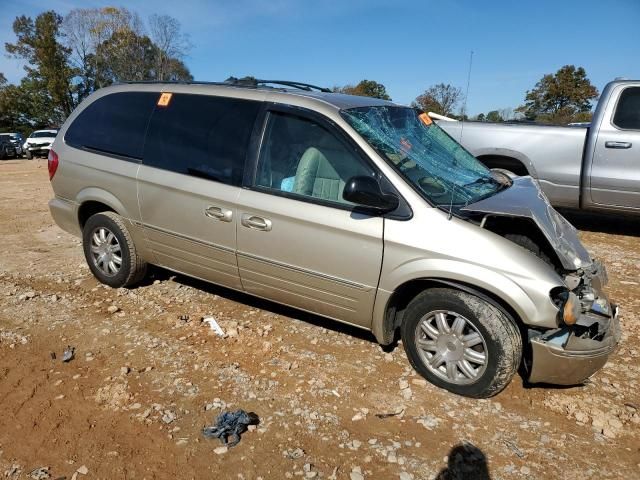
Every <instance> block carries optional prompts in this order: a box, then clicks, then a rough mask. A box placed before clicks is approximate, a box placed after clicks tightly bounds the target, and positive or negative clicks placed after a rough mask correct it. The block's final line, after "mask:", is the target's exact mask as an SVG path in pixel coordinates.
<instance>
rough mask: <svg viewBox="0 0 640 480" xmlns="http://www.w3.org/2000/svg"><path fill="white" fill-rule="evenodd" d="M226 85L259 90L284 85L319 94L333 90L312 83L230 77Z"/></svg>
mask: <svg viewBox="0 0 640 480" xmlns="http://www.w3.org/2000/svg"><path fill="white" fill-rule="evenodd" d="M225 83H227V84H229V85H233V86H240V87H254V88H257V87H259V86H269V85H282V86H285V87H292V88H297V89H299V90H306V91H307V92H310V91H312V90H318V91H319V92H325V93H331V90H330V89H329V88H326V87H319V86H317V85H312V84H311V83H303V82H293V81H290V80H260V79H257V78H253V77H245V78H236V77H229V78H227V79H226V80H225Z"/></svg>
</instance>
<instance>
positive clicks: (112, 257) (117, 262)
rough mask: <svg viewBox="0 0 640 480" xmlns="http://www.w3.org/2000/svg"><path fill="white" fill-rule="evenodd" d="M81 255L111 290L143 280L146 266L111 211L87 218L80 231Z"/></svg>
mask: <svg viewBox="0 0 640 480" xmlns="http://www.w3.org/2000/svg"><path fill="white" fill-rule="evenodd" d="M82 243H83V248H84V256H85V259H86V260H87V264H88V265H89V268H90V269H91V272H92V273H93V275H94V276H95V277H96V278H97V279H98V280H100V282H102V283H104V284H106V285H109V286H111V287H114V288H120V287H128V286H131V285H134V284H135V283H137V282H139V281H140V280H142V279H143V278H144V276H145V274H146V271H147V264H146V262H144V261H143V260H142V259H141V258H140V257H139V256H138V254H137V252H136V248H135V245H134V243H133V240H132V238H131V234H130V233H129V230H128V229H127V226H126V224H125V222H124V220H123V219H122V217H121V216H120V215H118V214H116V213H114V212H102V213H97V214H95V215H92V216H91V217H89V219H88V220H87V222H86V223H85V225H84V229H83V232H82Z"/></svg>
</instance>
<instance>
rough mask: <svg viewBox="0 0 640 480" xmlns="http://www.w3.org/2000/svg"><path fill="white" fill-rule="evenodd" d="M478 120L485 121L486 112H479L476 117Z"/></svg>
mask: <svg viewBox="0 0 640 480" xmlns="http://www.w3.org/2000/svg"><path fill="white" fill-rule="evenodd" d="M476 120H477V121H478V122H484V121H485V120H486V118H485V115H484V113H479V114H478V116H477V117H476Z"/></svg>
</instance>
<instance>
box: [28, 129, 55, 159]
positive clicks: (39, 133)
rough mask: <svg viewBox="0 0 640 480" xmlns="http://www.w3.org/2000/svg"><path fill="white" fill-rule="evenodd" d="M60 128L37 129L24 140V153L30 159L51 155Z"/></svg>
mask: <svg viewBox="0 0 640 480" xmlns="http://www.w3.org/2000/svg"><path fill="white" fill-rule="evenodd" d="M57 134H58V130H36V131H35V132H33V133H32V134H31V135H29V138H27V141H26V142H24V146H23V147H24V148H23V149H24V153H25V155H26V156H27V158H28V159H31V158H33V157H36V156H43V157H46V156H47V155H49V150H50V149H51V144H52V143H53V141H54V140H55V139H56V135H57Z"/></svg>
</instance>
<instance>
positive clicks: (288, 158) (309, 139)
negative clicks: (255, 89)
mask: <svg viewBox="0 0 640 480" xmlns="http://www.w3.org/2000/svg"><path fill="white" fill-rule="evenodd" d="M356 175H364V176H376V173H375V171H374V170H373V168H371V167H370V166H369V165H367V164H366V162H364V161H363V160H362V159H361V158H360V157H359V156H358V155H357V154H355V152H353V151H352V150H351V149H350V148H348V147H347V146H346V145H345V144H344V143H343V142H342V141H340V139H338V138H337V137H336V136H335V135H334V134H333V133H332V132H330V131H329V130H327V129H326V128H324V127H323V126H322V125H320V124H318V123H316V122H314V121H312V120H308V119H305V118H302V117H298V116H294V115H288V114H284V113H279V112H271V113H270V114H269V122H268V125H267V129H266V132H265V136H264V139H263V142H262V148H261V152H260V158H259V161H258V172H257V178H256V182H255V183H256V186H257V187H262V188H266V189H269V190H272V191H274V192H277V193H281V194H285V195H289V194H290V195H293V196H297V195H300V196H303V197H309V198H313V199H318V200H321V201H325V202H331V203H338V204H342V205H353V204H352V203H350V202H347V201H346V200H344V199H343V198H342V192H343V190H344V187H345V184H346V182H347V181H348V180H349V179H350V178H351V177H353V176H356Z"/></svg>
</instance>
